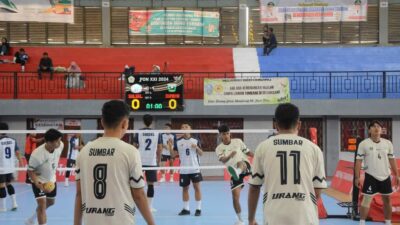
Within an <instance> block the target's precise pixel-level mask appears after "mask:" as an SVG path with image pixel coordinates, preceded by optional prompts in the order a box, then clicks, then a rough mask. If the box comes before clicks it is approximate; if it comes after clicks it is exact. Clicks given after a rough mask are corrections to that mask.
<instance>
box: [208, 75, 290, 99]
mask: <svg viewBox="0 0 400 225" xmlns="http://www.w3.org/2000/svg"><path fill="white" fill-rule="evenodd" d="M285 102H290V88H289V79H288V78H258V79H250V78H243V79H204V105H261V104H280V103H285Z"/></svg>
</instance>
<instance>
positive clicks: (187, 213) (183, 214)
mask: <svg viewBox="0 0 400 225" xmlns="http://www.w3.org/2000/svg"><path fill="white" fill-rule="evenodd" d="M178 215H179V216H187V215H190V211H189V210H186V209H182V211H181V212H180V213H179V214H178Z"/></svg>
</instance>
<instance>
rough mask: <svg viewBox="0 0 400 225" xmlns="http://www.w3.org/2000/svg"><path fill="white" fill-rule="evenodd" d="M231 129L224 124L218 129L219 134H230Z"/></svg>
mask: <svg viewBox="0 0 400 225" xmlns="http://www.w3.org/2000/svg"><path fill="white" fill-rule="evenodd" d="M229 131H230V129H229V127H228V126H227V125H225V124H222V125H221V126H219V127H218V132H219V133H225V132H229Z"/></svg>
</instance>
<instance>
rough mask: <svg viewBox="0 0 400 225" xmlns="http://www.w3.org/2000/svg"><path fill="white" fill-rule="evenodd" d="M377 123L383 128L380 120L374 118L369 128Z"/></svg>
mask: <svg viewBox="0 0 400 225" xmlns="http://www.w3.org/2000/svg"><path fill="white" fill-rule="evenodd" d="M375 124H378V125H379V126H380V127H381V128H382V127H383V126H382V123H381V122H379V120H372V121H371V123H369V124H368V130H369V129H371V127H373V126H374V125H375Z"/></svg>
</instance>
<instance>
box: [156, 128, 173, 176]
mask: <svg viewBox="0 0 400 225" xmlns="http://www.w3.org/2000/svg"><path fill="white" fill-rule="evenodd" d="M171 128H172V125H171V124H170V123H166V124H165V126H164V130H166V132H165V133H163V134H161V140H162V152H161V166H167V165H168V166H173V165H174V159H173V158H171V153H170V152H169V149H168V142H172V145H175V142H176V135H175V134H172V133H169V132H168V130H171ZM165 173H166V171H165V170H161V179H160V182H164V181H165ZM169 174H170V177H169V181H170V182H174V170H170V171H169Z"/></svg>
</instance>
